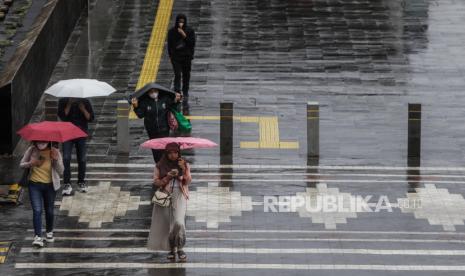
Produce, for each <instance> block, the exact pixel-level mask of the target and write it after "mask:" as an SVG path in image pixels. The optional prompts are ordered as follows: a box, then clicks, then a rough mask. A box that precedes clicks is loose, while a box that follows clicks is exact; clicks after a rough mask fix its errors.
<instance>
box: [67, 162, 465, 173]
mask: <svg viewBox="0 0 465 276" xmlns="http://www.w3.org/2000/svg"><path fill="white" fill-rule="evenodd" d="M72 166H73V167H77V164H76V163H73V164H72ZM87 167H88V168H152V169H153V167H154V164H134V163H129V164H127V163H88V164H87ZM191 168H193V169H228V168H230V169H320V170H381V171H397V170H401V171H405V170H421V171H462V172H465V167H406V166H325V165H322V166H306V165H278V164H273V165H245V164H244V165H217V164H204V165H200V164H192V165H191Z"/></svg>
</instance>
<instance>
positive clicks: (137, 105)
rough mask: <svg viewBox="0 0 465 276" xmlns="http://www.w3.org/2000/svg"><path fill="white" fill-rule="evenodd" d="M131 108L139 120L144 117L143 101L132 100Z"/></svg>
mask: <svg viewBox="0 0 465 276" xmlns="http://www.w3.org/2000/svg"><path fill="white" fill-rule="evenodd" d="M132 107H133V109H134V113H136V115H137V117H138V118H139V119H142V118H144V117H145V111H146V110H147V107H146V104H145V101H139V100H137V98H133V99H132Z"/></svg>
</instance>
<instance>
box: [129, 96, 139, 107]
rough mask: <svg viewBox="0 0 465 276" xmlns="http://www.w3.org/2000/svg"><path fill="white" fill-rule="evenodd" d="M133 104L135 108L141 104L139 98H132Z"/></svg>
mask: <svg viewBox="0 0 465 276" xmlns="http://www.w3.org/2000/svg"><path fill="white" fill-rule="evenodd" d="M131 104H132V106H133V107H134V108H137V107H138V106H139V100H138V99H137V98H132V99H131Z"/></svg>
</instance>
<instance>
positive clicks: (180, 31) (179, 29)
mask: <svg viewBox="0 0 465 276" xmlns="http://www.w3.org/2000/svg"><path fill="white" fill-rule="evenodd" d="M178 33H179V34H181V35H182V36H183V37H184V38H186V37H187V35H186V33H185V32H184V30H183V29H181V28H178Z"/></svg>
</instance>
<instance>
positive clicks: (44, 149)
mask: <svg viewBox="0 0 465 276" xmlns="http://www.w3.org/2000/svg"><path fill="white" fill-rule="evenodd" d="M18 134H19V135H21V137H22V138H24V139H26V140H28V141H31V142H32V145H31V146H30V147H29V148H28V149H27V150H26V153H25V154H24V156H23V158H22V159H21V162H20V167H21V168H24V169H27V170H28V174H27V179H26V180H27V182H28V184H29V185H28V187H29V198H30V200H31V206H32V213H33V225H34V234H35V236H34V240H33V242H32V245H33V246H36V247H43V246H44V241H43V239H42V202H43V205H44V209H45V222H46V236H45V237H46V241H47V242H53V241H54V238H53V218H54V214H53V208H54V205H55V196H56V191H57V190H58V189H60V175H61V174H62V173H63V171H64V166H63V158H62V157H61V154H60V151H59V150H58V149H56V148H55V147H52V142H59V143H62V142H65V141H68V140H72V139H75V138H80V137H86V136H87V135H86V133H84V132H83V131H82V130H80V129H79V128H78V127H76V126H74V125H73V124H71V123H68V122H47V121H44V122H40V123H34V124H29V125H27V126H25V127H23V128H22V129H21V130H19V131H18Z"/></svg>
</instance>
